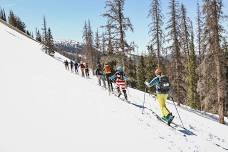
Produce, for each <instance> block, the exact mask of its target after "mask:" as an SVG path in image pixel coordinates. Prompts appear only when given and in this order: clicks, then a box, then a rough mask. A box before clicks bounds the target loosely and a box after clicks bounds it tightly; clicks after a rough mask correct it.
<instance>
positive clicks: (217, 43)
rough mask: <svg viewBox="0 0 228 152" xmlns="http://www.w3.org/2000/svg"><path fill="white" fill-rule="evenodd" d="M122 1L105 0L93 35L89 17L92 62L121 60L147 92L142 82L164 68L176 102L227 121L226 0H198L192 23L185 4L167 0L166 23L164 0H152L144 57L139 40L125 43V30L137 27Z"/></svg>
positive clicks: (135, 82) (87, 36)
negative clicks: (163, 8)
mask: <svg viewBox="0 0 228 152" xmlns="http://www.w3.org/2000/svg"><path fill="white" fill-rule="evenodd" d="M124 6H125V0H106V2H105V8H104V13H103V14H102V16H103V18H104V20H105V21H106V24H105V25H101V26H100V29H101V31H102V33H99V30H98V29H97V31H96V32H95V34H93V31H92V28H91V23H90V21H86V22H85V25H84V28H83V42H84V50H85V52H86V53H85V56H86V59H87V62H88V63H89V64H90V67H91V68H93V69H94V68H95V67H96V63H97V62H102V63H107V62H108V63H109V64H111V65H112V66H113V67H115V66H117V65H122V66H123V67H124V69H125V72H126V73H127V74H128V76H129V78H130V80H129V85H130V86H131V87H133V88H137V89H140V90H143V91H144V89H145V86H144V82H145V81H146V80H149V79H151V78H152V77H153V76H154V72H153V71H154V70H155V69H156V68H157V67H160V68H162V69H163V72H164V73H165V74H166V75H168V76H169V78H170V81H171V83H172V87H173V91H172V97H173V98H174V100H175V101H176V102H177V103H178V105H180V104H185V105H188V106H190V107H192V108H194V109H198V110H201V111H209V112H213V113H218V114H219V122H220V123H224V115H228V107H227V105H228V104H226V102H228V100H227V96H226V94H225V90H226V89H227V88H225V83H226V74H225V68H227V66H228V65H227V61H226V59H227V58H226V56H227V47H228V45H227V44H228V43H227V37H226V36H227V35H226V31H225V29H224V24H222V22H224V21H225V20H224V19H225V18H226V16H225V14H224V13H223V3H222V0H201V1H200V2H197V4H195V6H196V9H195V10H196V15H197V19H196V20H195V21H194V22H193V21H192V20H191V19H190V17H189V16H188V13H187V9H186V7H185V5H184V4H180V3H179V2H178V0H169V6H168V8H167V9H168V10H169V13H168V14H165V15H166V16H167V18H166V20H167V22H166V23H164V21H165V18H164V14H163V12H162V9H161V7H162V6H161V0H151V4H150V9H149V10H148V17H149V18H150V20H151V21H150V24H149V26H148V31H149V34H148V40H149V44H148V46H147V53H146V54H142V55H141V56H137V55H133V53H132V52H134V51H135V50H136V49H137V45H136V44H135V43H134V42H127V35H126V32H127V31H132V32H133V30H134V28H133V25H132V23H131V21H130V18H129V17H126V16H125V14H124V8H125V7H124ZM145 16H146V14H145ZM193 24H195V25H193ZM194 27H196V28H194ZM150 91H153V90H150Z"/></svg>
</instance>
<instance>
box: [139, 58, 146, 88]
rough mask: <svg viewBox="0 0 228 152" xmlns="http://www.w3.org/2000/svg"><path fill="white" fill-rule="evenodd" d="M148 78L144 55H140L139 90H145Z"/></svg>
mask: <svg viewBox="0 0 228 152" xmlns="http://www.w3.org/2000/svg"><path fill="white" fill-rule="evenodd" d="M145 80H146V72H145V61H144V57H143V55H141V56H140V60H139V63H138V65H137V88H138V89H139V90H142V91H144V89H145V84H144V82H145Z"/></svg>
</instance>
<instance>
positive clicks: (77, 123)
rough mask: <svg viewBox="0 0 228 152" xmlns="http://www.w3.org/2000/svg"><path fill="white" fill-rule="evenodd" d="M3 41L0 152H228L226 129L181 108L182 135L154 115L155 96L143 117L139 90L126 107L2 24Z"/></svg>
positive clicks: (148, 100) (0, 35)
mask: <svg viewBox="0 0 228 152" xmlns="http://www.w3.org/2000/svg"><path fill="white" fill-rule="evenodd" d="M0 42H1V44H0V53H1V56H0V75H1V76H0V78H1V79H0V93H1V95H0V152H76V151H80V152H91V151H99V152H128V151H129V152H140V151H143V152H151V151H163V152H168V151H183V152H193V151H200V152H208V151H209V152H210V151H211V152H220V151H221V152H222V151H227V150H228V126H225V125H221V124H219V123H217V122H215V121H213V120H211V119H209V118H205V116H204V115H202V114H200V113H197V112H194V111H190V110H186V108H178V110H179V112H180V114H181V117H182V119H183V123H184V126H185V128H186V130H184V129H183V128H180V127H178V128H176V129H172V128H171V127H168V126H167V125H165V124H164V123H161V122H160V121H158V120H157V119H156V117H155V116H154V115H153V114H152V112H151V110H152V111H154V112H156V113H158V114H159V107H158V104H157V103H156V101H155V99H154V97H153V96H149V95H148V94H147V95H146V104H145V106H146V107H147V109H145V113H144V114H143V115H142V114H141V111H142V109H141V107H140V105H142V103H143V95H144V93H143V92H140V91H137V90H133V89H129V90H128V91H129V92H128V93H129V99H130V101H131V102H132V104H128V103H126V102H123V101H121V100H119V99H118V98H117V97H115V96H113V95H109V94H108V92H107V91H106V90H104V89H103V88H100V87H99V86H98V85H97V82H96V80H95V78H92V79H83V78H81V77H80V76H78V75H74V74H72V73H70V72H69V71H65V69H64V66H63V64H62V62H60V60H64V59H63V57H62V56H61V55H58V58H57V60H56V59H53V58H51V57H50V56H48V55H46V54H44V53H43V52H42V51H41V46H40V45H39V44H37V43H36V42H34V41H32V40H30V39H28V38H26V37H24V36H22V35H21V34H18V33H17V32H15V31H13V30H12V29H9V28H8V27H6V26H5V25H3V24H2V23H0ZM2 42H4V43H2ZM168 106H169V108H170V109H171V111H172V112H173V114H174V115H176V117H175V120H174V122H175V123H176V124H179V125H180V124H181V123H180V121H179V119H178V116H177V113H176V112H175V108H174V106H173V104H172V102H170V103H169V104H168Z"/></svg>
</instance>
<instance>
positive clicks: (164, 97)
mask: <svg viewBox="0 0 228 152" xmlns="http://www.w3.org/2000/svg"><path fill="white" fill-rule="evenodd" d="M167 98H168V94H160V93H158V94H157V100H158V102H159V106H160V110H161V113H162V116H165V117H166V116H167V115H168V114H170V112H169V110H168V108H167V107H166V100H167Z"/></svg>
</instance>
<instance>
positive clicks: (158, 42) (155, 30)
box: [148, 0, 163, 66]
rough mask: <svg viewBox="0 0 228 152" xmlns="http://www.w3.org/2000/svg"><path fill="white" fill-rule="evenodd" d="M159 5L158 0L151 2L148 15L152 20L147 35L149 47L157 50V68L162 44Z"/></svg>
mask: <svg viewBox="0 0 228 152" xmlns="http://www.w3.org/2000/svg"><path fill="white" fill-rule="evenodd" d="M160 3H161V2H160V0H152V3H151V8H150V10H149V15H148V16H150V17H151V19H152V22H151V23H150V25H149V27H150V29H149V34H150V36H151V45H152V46H153V48H154V49H155V50H157V62H158V66H160V57H161V51H162V43H163V32H162V27H163V21H162V12H161V6H160V5H161V4H160Z"/></svg>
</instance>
